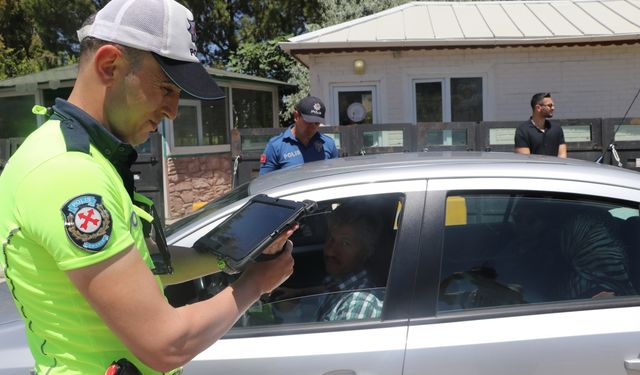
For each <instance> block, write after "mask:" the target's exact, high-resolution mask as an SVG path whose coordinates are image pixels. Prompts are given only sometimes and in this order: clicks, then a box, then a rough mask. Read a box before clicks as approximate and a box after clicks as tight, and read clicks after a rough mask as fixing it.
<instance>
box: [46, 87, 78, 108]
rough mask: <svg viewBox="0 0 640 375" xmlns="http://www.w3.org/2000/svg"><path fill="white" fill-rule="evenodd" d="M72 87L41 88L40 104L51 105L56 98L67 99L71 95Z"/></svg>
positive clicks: (54, 102)
mask: <svg viewBox="0 0 640 375" xmlns="http://www.w3.org/2000/svg"><path fill="white" fill-rule="evenodd" d="M72 89H73V87H60V88H57V89H44V90H42V105H43V106H45V107H51V106H52V105H54V104H56V98H62V99H65V100H66V99H67V98H68V97H69V95H71V90H72Z"/></svg>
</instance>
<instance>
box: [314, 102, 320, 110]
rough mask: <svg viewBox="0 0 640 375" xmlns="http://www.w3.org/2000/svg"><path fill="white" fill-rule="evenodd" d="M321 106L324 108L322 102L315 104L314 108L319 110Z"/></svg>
mask: <svg viewBox="0 0 640 375" xmlns="http://www.w3.org/2000/svg"><path fill="white" fill-rule="evenodd" d="M320 108H322V106H321V105H320V103H316V104H314V105H313V109H315V110H316V111H319V110H320Z"/></svg>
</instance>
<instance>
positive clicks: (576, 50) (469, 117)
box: [281, 0, 640, 125]
mask: <svg viewBox="0 0 640 375" xmlns="http://www.w3.org/2000/svg"><path fill="white" fill-rule="evenodd" d="M281 47H282V48H283V49H284V50H285V51H287V52H288V53H289V54H291V55H292V56H294V57H295V58H296V59H298V60H299V61H301V62H302V63H303V64H305V65H306V66H307V67H309V70H310V81H311V82H310V83H311V92H312V94H313V95H316V96H318V97H320V98H322V99H323V100H325V102H326V104H327V116H328V117H327V124H330V125H338V124H348V123H353V122H354V121H353V120H350V119H349V113H348V111H347V109H348V108H349V106H350V105H351V104H352V103H354V102H359V103H362V104H363V106H364V107H365V109H366V114H365V116H364V117H365V118H364V119H363V120H362V121H359V122H358V123H374V124H376V123H378V124H379V123H417V122H452V121H453V122H457V121H514V120H524V119H526V118H528V116H529V115H530V113H531V107H530V106H529V101H530V99H531V96H532V95H533V94H534V93H537V92H550V93H551V95H552V96H553V98H554V99H555V101H556V104H557V108H556V111H555V117H556V118H560V119H569V118H572V119H576V118H608V117H622V116H623V115H624V113H625V111H626V110H627V108H628V106H629V104H630V103H631V101H632V99H633V97H634V95H635V93H636V91H637V90H638V88H639V87H640V0H558V1H551V0H543V1H486V2H411V3H407V4H405V5H402V6H399V7H396V8H392V9H388V10H386V11H383V12H380V13H377V14H374V15H371V16H368V17H363V18H359V19H356V20H352V21H349V22H346V23H342V24H338V25H335V26H331V27H327V28H324V29H321V30H318V31H315V32H310V33H307V34H303V35H300V36H297V37H294V38H291V39H289V42H285V43H282V44H281ZM357 107H358V105H354V106H351V110H350V112H351V115H352V116H351V117H352V118H355V120H359V118H357V117H358V109H360V110H362V108H357ZM630 116H640V103H637V104H636V105H635V106H634V107H633V108H632V110H631V112H630ZM356 122H357V121H356Z"/></svg>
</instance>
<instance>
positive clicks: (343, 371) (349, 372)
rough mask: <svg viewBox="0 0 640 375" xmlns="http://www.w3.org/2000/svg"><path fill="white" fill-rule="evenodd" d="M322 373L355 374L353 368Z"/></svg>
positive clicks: (331, 374)
mask: <svg viewBox="0 0 640 375" xmlns="http://www.w3.org/2000/svg"><path fill="white" fill-rule="evenodd" d="M322 375H356V372H355V371H353V370H333V371H329V372H325V373H324V374H322Z"/></svg>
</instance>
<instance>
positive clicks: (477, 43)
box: [279, 33, 640, 54]
mask: <svg viewBox="0 0 640 375" xmlns="http://www.w3.org/2000/svg"><path fill="white" fill-rule="evenodd" d="M620 41H629V42H639V41H640V33H634V34H617V35H587V36H580V37H553V38H549V37H540V38H460V39H414V40H376V41H348V42H304V43H301V42H282V43H280V44H279V45H280V48H282V50H284V51H285V52H287V53H290V54H293V53H296V52H298V51H301V50H305V51H315V50H317V51H318V52H322V51H323V50H337V49H345V50H351V49H354V48H365V49H371V48H374V49H394V48H430V47H460V46H462V47H482V48H486V47H497V46H519V45H522V46H535V45H555V44H588V43H609V42H620Z"/></svg>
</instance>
